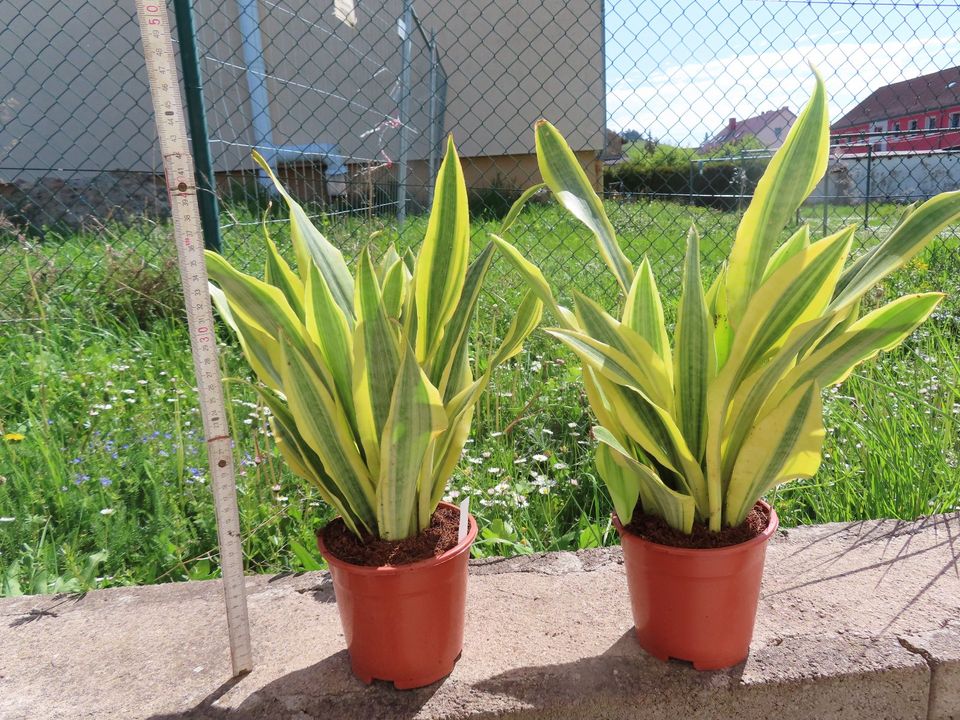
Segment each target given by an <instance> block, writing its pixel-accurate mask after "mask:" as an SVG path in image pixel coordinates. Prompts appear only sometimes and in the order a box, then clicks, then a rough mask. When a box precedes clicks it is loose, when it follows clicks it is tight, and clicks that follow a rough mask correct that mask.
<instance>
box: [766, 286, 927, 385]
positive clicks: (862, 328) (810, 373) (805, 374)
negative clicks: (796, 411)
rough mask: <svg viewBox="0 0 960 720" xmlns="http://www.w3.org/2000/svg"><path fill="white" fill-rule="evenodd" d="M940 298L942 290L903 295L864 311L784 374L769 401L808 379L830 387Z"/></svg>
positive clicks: (907, 330) (911, 326)
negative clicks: (841, 331)
mask: <svg viewBox="0 0 960 720" xmlns="http://www.w3.org/2000/svg"><path fill="white" fill-rule="evenodd" d="M941 300H943V294H942V293H920V294H916V295H905V296H904V297H901V298H898V299H896V300H894V301H893V302H890V303H887V304H886V305H884V306H883V307H881V308H878V309H876V310H874V311H873V312H870V313H867V314H866V315H864V316H863V317H862V318H860V319H859V320H857V321H856V322H855V323H853V324H852V325H851V326H850V327H849V328H847V330H845V331H844V332H843V333H841V334H840V335H839V336H838V337H837V338H836V339H835V340H833V341H832V342H829V343H826V344H825V345H823V346H821V347H818V348H817V349H816V350H815V351H814V352H812V353H810V354H809V355H808V356H807V357H805V358H804V359H803V360H802V361H801V362H799V363H798V364H797V366H796V367H795V368H793V369H792V370H791V371H790V372H789V373H788V374H787V375H786V377H784V379H783V382H782V384H781V386H780V387H779V388H778V390H777V392H775V393H774V394H773V396H772V397H771V400H770V402H771V403H779V402H781V401H782V398H783V397H784V396H785V395H786V394H787V393H789V392H793V391H795V389H796V388H798V387H800V386H802V385H805V384H806V383H809V382H813V381H815V382H816V383H817V384H818V385H820V386H821V387H829V386H831V385H835V384H837V383H838V382H841V381H843V380H845V379H846V377H847V376H848V375H849V374H850V373H851V371H852V370H853V369H854V368H855V367H856V366H857V365H859V364H860V363H862V362H864V361H865V360H869V359H870V358H872V357H874V356H875V355H877V354H879V353H881V352H883V351H885V350H891V349H892V348H895V347H896V346H897V345H899V344H900V343H901V342H903V341H904V340H905V339H906V338H907V337H908V336H909V335H910V334H911V333H912V332H913V331H914V330H916V329H917V327H918V326H919V325H920V323H922V322H923V321H924V320H926V319H927V318H928V317H930V314H931V313H932V312H933V311H934V310H935V309H936V307H937V305H939V304H940V301H941Z"/></svg>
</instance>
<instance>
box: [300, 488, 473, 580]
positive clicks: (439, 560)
mask: <svg viewBox="0 0 960 720" xmlns="http://www.w3.org/2000/svg"><path fill="white" fill-rule="evenodd" d="M437 507H450V508H456V509H457V510H459V509H460V508H459V507H458V506H456V505H453V504H452V503H448V502H441V503H439V504H438V505H437ZM324 530H326V526H324V527H323V528H321V529H320V530H318V531H317V544H318V545H319V547H320V555H321V556H323V559H324V560H326V561H327V565H331V566H335V567H337V568H339V569H342V570H347V571H349V572H350V573H352V574H354V575H379V576H390V575H401V574H403V573H406V572H411V571H415V570H419V569H421V568H425V567H432V566H435V565H442V564H443V563H446V562H449V561H451V560H453V559H454V558H455V557H457V556H458V555H461V554H462V553H464V552H465V551H469V549H470V545H472V544H473V540H474V538H476V536H477V521H476V519H475V518H474V517H473V515H472V514H471V513H467V535H466V537H465V538H463V540H461V541H460V542H458V543H457V544H456V545H455V546H454V547H452V548H450V549H449V550H447V551H446V552H444V553H443V554H442V555H437V556H436V557H432V558H424V559H423V560H417V561H416V562H412V563H407V564H405V565H378V566H377V567H373V566H371V565H356V564H354V563H352V562H347V561H346V560H341V559H340V558H338V557H337V556H336V555H334V554H333V553H332V552H330V551H329V550H328V549H327V545H326V543H324V541H323V531H324Z"/></svg>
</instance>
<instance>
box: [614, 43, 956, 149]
mask: <svg viewBox="0 0 960 720" xmlns="http://www.w3.org/2000/svg"><path fill="white" fill-rule="evenodd" d="M958 55H960V38H958V37H957V36H955V35H950V36H946V37H933V38H913V39H911V40H908V41H894V40H891V41H886V42H883V43H878V42H873V43H858V42H853V41H851V42H841V43H832V44H831V43H823V42H819V43H817V44H816V45H813V44H812V43H807V44H802V45H799V46H797V47H795V48H792V49H790V50H787V51H785V52H775V51H770V52H762V53H753V54H746V55H739V56H735V57H728V58H713V59H711V60H709V61H708V62H704V63H687V64H684V65H674V66H669V67H662V68H658V69H656V70H655V71H653V72H651V73H650V74H649V75H647V76H645V77H643V76H641V75H640V73H639V72H637V71H632V72H630V73H628V74H627V75H626V76H625V77H623V78H621V79H619V80H617V81H615V82H613V84H612V86H611V88H610V91H609V92H608V93H607V113H608V115H609V122H610V126H611V127H612V128H614V129H617V130H625V129H627V128H636V129H638V130H640V131H641V132H648V131H649V132H650V133H651V134H652V135H653V137H655V138H657V139H660V140H662V141H665V142H671V143H673V144H680V145H687V146H690V145H698V144H699V143H700V142H701V141H702V140H703V138H704V135H705V134H709V135H713V134H715V133H716V132H717V131H719V130H720V129H722V128H723V126H724V125H726V123H727V119H728V118H731V117H736V118H738V119H743V118H747V117H750V116H752V115H756V114H758V113H760V112H762V111H764V110H772V109H776V108H779V107H783V106H787V107H790V108H791V109H792V110H793V111H794V112H799V109H800V107H802V106H803V104H804V102H805V101H806V99H807V98H808V97H809V93H810V87H811V73H810V70H809V68H808V67H807V63H808V62H812V63H813V64H814V65H816V66H817V67H818V69H819V70H820V72H821V73H822V74H823V76H824V78H825V79H826V83H827V92H828V95H829V97H830V117H831V118H839V117H840V115H842V114H843V113H845V112H847V111H848V110H850V109H851V108H853V107H854V106H855V105H856V104H857V103H858V102H860V101H861V100H863V99H864V98H865V97H866V96H867V95H869V94H870V93H871V92H872V91H873V90H876V89H877V88H879V87H882V86H884V85H888V84H890V83H893V82H897V81H899V80H905V79H907V78H911V77H916V76H918V75H923V74H925V73H930V72H934V71H936V70H940V69H943V68H946V67H950V66H952V65H955V64H956V62H955V61H954V58H956V57H957V56H958Z"/></svg>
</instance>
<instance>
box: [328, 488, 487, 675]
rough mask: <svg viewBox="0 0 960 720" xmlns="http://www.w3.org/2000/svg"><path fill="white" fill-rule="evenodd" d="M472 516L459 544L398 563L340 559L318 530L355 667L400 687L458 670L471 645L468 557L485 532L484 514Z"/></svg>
mask: <svg viewBox="0 0 960 720" xmlns="http://www.w3.org/2000/svg"><path fill="white" fill-rule="evenodd" d="M441 505H442V506H444V507H452V508H455V509H456V506H455V505H449V504H448V503H441ZM468 521H469V526H468V530H467V536H466V537H465V538H464V539H463V540H462V541H461V542H459V543H458V544H457V546H456V547H454V548H451V549H450V550H447V552H445V553H443V554H442V555H440V556H438V557H435V558H428V559H426V560H420V561H418V562H414V563H410V564H407V565H396V566H383V567H366V566H362V565H354V564H353V563H348V562H345V561H343V560H340V559H339V558H337V557H336V556H334V555H333V554H332V553H331V552H330V551H329V550H328V549H327V547H326V545H324V542H323V531H322V530H321V531H320V532H318V533H317V546H318V547H319V548H320V554H321V555H323V557H324V558H325V559H326V561H327V563H328V564H329V566H330V574H331V576H332V577H333V591H334V593H335V594H336V598H337V608H338V609H339V611H340V622H341V623H342V625H343V634H344V635H345V637H346V640H347V651H348V652H349V653H350V668H351V669H352V670H353V674H354V675H356V676H357V677H358V678H360V680H362V681H363V682H365V683H367V684H368V685H369V684H370V683H371V682H373V680H374V679H377V680H387V681H389V682H392V683H393V684H394V687H396V688H397V689H398V690H409V689H412V688H418V687H423V686H424V685H430V684H431V683H434V682H436V681H437V680H440V679H441V678H443V677H446V676H447V675H449V674H450V673H451V671H452V670H453V666H454V665H455V664H456V662H457V658H458V657H459V656H460V651H461V650H462V649H463V621H464V609H465V605H466V598H467V561H468V560H469V559H470V545H471V543H473V539H474V538H475V537H476V535H477V523H476V520H474V518H473V516H472V515H470V516H468Z"/></svg>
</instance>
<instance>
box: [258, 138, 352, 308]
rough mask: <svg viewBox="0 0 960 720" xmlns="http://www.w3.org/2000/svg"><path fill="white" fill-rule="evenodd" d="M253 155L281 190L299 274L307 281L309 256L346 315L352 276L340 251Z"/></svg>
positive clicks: (263, 162) (263, 163) (350, 299)
mask: <svg viewBox="0 0 960 720" xmlns="http://www.w3.org/2000/svg"><path fill="white" fill-rule="evenodd" d="M252 155H253V159H254V161H256V163H257V164H258V165H259V166H260V167H261V168H263V170H264V172H266V173H267V175H269V176H270V179H271V180H272V181H273V184H274V186H275V187H276V188H277V192H279V193H280V195H281V196H282V197H283V199H284V200H285V201H286V203H287V207H288V208H289V209H290V237H291V239H292V241H293V248H294V252H295V253H296V256H297V266H298V268H297V269H298V270H299V271H300V277H301V278H303V280H304V281H306V278H307V268H308V267H309V264H310V259H311V258H312V259H313V262H314V263H315V264H316V266H317V269H318V270H320V274H321V275H323V279H324V280H326V281H327V284H328V285H329V286H330V292H331V293H332V294H333V297H334V299H336V301H337V305H339V306H340V309H341V310H343V312H344V314H345V315H347V316H348V317H349V316H351V315H353V305H352V303H353V277H351V275H350V271H349V270H348V269H347V263H346V262H345V261H344V259H343V253H341V252H340V250H338V249H337V248H336V247H334V246H333V245H332V244H331V243H330V241H329V240H327V239H326V238H325V237H324V236H323V235H322V234H321V233H320V231H319V230H317V229H316V228H315V227H314V226H313V223H312V222H310V218H309V217H307V213H306V212H305V211H304V209H303V208H302V207H301V206H300V204H299V203H298V202H297V201H296V200H294V199H293V197H292V196H291V195H290V193H288V192H287V190H286V188H284V187H283V185H281V184H280V181H279V180H277V177H276V175H274V174H273V170H271V168H270V166H269V165H268V164H267V161H266V160H264V159H263V157H262V156H261V155H260V153H258V152H257V151H256V150H254V151H253V153H252Z"/></svg>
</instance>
